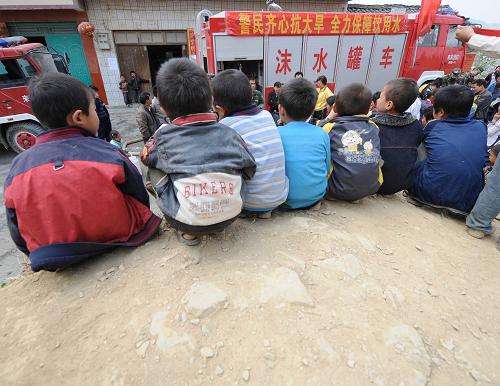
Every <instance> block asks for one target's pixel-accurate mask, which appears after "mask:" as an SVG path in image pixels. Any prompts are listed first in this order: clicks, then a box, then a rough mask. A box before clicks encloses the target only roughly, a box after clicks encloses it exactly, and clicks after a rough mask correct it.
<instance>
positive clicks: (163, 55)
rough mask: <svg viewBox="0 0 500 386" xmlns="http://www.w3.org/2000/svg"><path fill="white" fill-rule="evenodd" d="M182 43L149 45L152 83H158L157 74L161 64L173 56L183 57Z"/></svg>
mask: <svg viewBox="0 0 500 386" xmlns="http://www.w3.org/2000/svg"><path fill="white" fill-rule="evenodd" d="M182 48H183V46H182V44H179V45H168V46H147V50H148V58H149V72H150V73H151V84H152V86H154V85H155V84H156V74H157V73H158V70H159V69H160V67H161V65H162V64H163V63H165V62H167V61H169V60H170V59H172V58H181V57H182V56H183V55H182Z"/></svg>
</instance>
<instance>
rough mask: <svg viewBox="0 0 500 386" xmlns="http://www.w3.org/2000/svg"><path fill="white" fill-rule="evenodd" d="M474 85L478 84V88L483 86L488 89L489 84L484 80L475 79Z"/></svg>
mask: <svg viewBox="0 0 500 386" xmlns="http://www.w3.org/2000/svg"><path fill="white" fill-rule="evenodd" d="M472 84H477V85H478V86H483V87H484V88H486V87H488V83H486V81H485V80H484V79H474V80H473V81H472Z"/></svg>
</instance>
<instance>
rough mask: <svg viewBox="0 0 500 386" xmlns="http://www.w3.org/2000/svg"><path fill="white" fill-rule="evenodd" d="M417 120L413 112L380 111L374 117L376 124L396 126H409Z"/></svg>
mask: <svg viewBox="0 0 500 386" xmlns="http://www.w3.org/2000/svg"><path fill="white" fill-rule="evenodd" d="M416 120H417V119H416V118H415V117H414V116H413V115H412V114H411V113H404V114H403V115H390V114H385V113H379V114H377V115H376V116H375V117H373V118H372V121H373V122H375V123H376V124H380V125H387V126H396V127H401V126H408V125H409V124H411V123H413V122H415V121H416Z"/></svg>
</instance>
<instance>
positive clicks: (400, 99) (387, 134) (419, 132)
mask: <svg viewBox="0 0 500 386" xmlns="http://www.w3.org/2000/svg"><path fill="white" fill-rule="evenodd" d="M417 96H418V86H417V82H415V81H414V80H413V79H408V78H400V79H394V80H391V81H390V82H388V83H387V84H386V85H385V86H384V88H383V90H382V93H381V94H380V98H379V99H378V101H377V111H378V114H377V115H376V116H375V117H374V118H373V119H372V120H373V122H375V123H376V124H377V125H378V127H379V129H380V133H379V136H380V147H381V156H382V159H383V160H384V165H383V166H382V174H383V176H384V183H383V184H382V186H381V187H380V188H379V190H378V193H379V194H382V195H388V194H394V193H397V192H400V191H401V190H405V189H409V188H410V187H411V185H412V183H413V177H414V176H413V168H414V166H415V163H416V162H417V148H418V146H419V145H420V143H421V142H422V139H423V129H422V124H421V123H420V121H419V120H417V119H416V118H414V117H413V116H412V115H411V114H410V113H406V112H405V111H406V110H407V109H408V108H409V107H410V106H411V105H412V103H413V102H414V101H415V99H416V98H417Z"/></svg>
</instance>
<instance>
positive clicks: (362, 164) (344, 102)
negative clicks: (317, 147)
mask: <svg viewBox="0 0 500 386" xmlns="http://www.w3.org/2000/svg"><path fill="white" fill-rule="evenodd" d="M371 102H372V92H371V91H370V89H368V88H367V87H365V86H364V85H362V84H357V83H354V84H351V85H349V86H347V87H344V88H343V89H342V90H340V91H339V93H338V94H337V98H336V99H335V105H334V107H333V108H334V109H335V112H336V113H337V114H338V116H337V117H336V118H333V122H332V123H333V127H331V130H330V132H329V136H330V150H331V157H332V167H333V171H332V173H331V175H330V177H329V179H328V197H329V198H333V199H337V200H344V201H356V200H360V199H362V198H363V197H366V196H369V195H371V194H375V193H377V190H378V189H379V187H380V185H381V184H382V181H383V180H382V172H381V170H380V166H381V158H380V139H379V136H378V133H379V130H378V127H377V125H375V124H374V123H373V122H372V121H370V118H369V117H368V112H369V110H370V105H371Z"/></svg>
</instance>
